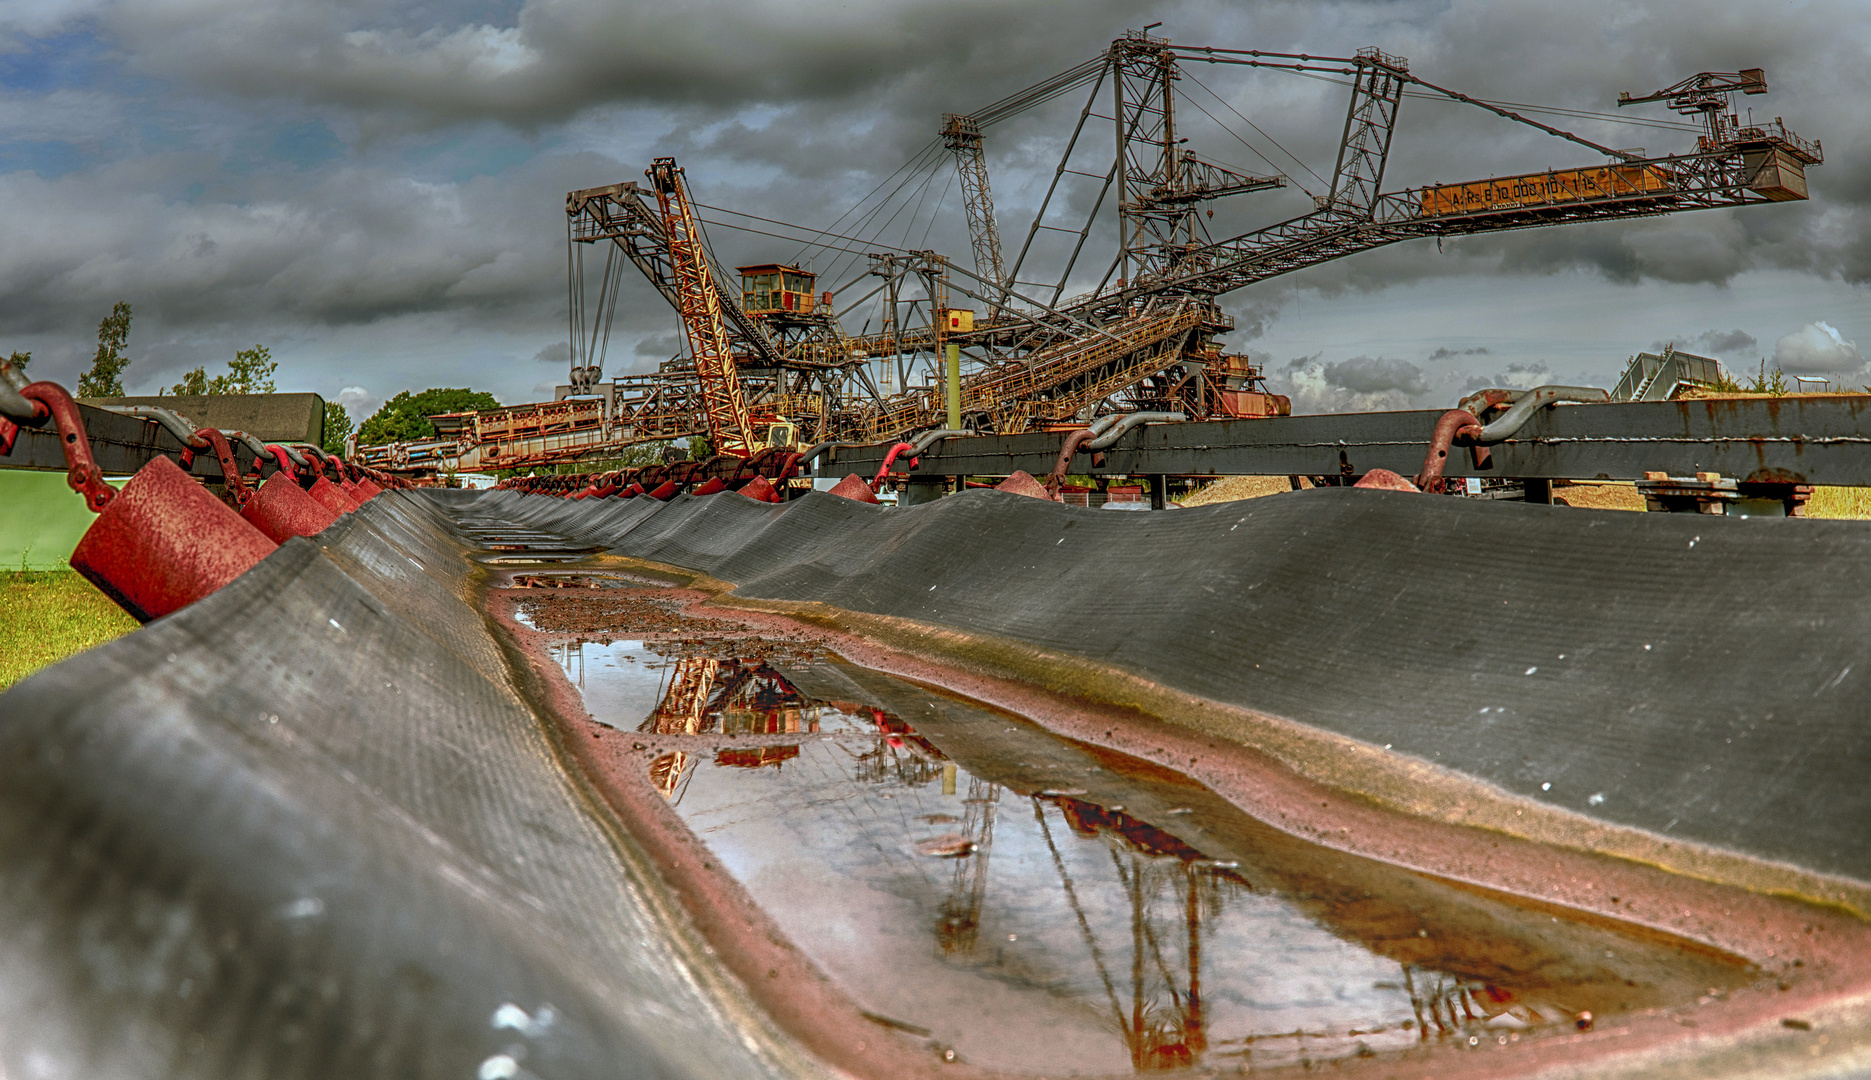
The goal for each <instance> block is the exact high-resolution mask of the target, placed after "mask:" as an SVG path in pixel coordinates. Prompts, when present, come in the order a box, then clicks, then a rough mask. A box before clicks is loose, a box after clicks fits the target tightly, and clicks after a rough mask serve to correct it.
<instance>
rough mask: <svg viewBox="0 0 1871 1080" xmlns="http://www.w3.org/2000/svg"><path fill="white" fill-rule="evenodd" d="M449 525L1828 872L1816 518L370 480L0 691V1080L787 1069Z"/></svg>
mask: <svg viewBox="0 0 1871 1080" xmlns="http://www.w3.org/2000/svg"><path fill="white" fill-rule="evenodd" d="M469 514H471V515H473V516H475V517H478V518H486V519H499V520H505V521H510V522H513V523H515V524H516V525H523V526H530V527H532V528H536V529H540V530H542V531H547V532H552V533H556V534H559V535H565V536H569V537H573V538H575V539H577V540H580V541H584V542H588V543H592V544H599V545H602V546H604V547H606V548H608V549H610V550H612V551H614V552H615V553H617V554H620V555H627V556H631V557H634V558H639V559H643V560H649V561H654V562H658V563H663V564H668V565H673V566H678V567H684V568H687V569H689V570H691V571H693V572H697V573H702V574H706V575H709V576H711V577H713V578H715V579H719V580H721V581H724V582H729V583H732V584H733V585H735V586H736V587H737V589H736V592H737V595H740V596H743V597H748V598H758V599H765V600H771V601H788V602H816V603H823V604H826V605H830V606H832V607H835V608H839V609H843V610H846V611H851V612H859V613H868V614H872V615H879V616H891V617H896V618H901V619H906V620H914V621H916V622H920V623H924V624H929V625H933V626H940V627H947V628H952V629H955V630H960V631H964V632H967V633H970V634H975V635H981V636H983V639H984V640H986V639H1000V640H1005V641H1011V642H1017V643H1024V644H1025V645H1029V646H1032V647H1034V648H1036V649H1042V650H1047V651H1050V652H1053V653H1057V654H1061V655H1068V656H1076V657H1082V658H1086V659H1088V660H1092V661H1096V662H1098V663H1102V664H1108V665H1111V666H1113V667H1115V668H1118V669H1122V670H1125V671H1128V672H1133V673H1135V674H1137V675H1140V676H1142V677H1144V678H1146V679H1149V680H1152V681H1154V682H1156V683H1158V684H1160V685H1162V686H1165V687H1170V688H1173V689H1176V690H1180V691H1184V692H1187V693H1189V694H1194V695H1198V696H1200V697H1203V698H1208V699H1211V700H1214V701H1219V702H1223V703H1227V704H1232V705H1239V706H1243V707H1245V708H1248V709H1252V710H1256V711H1258V712H1261V713H1264V714H1270V715H1273V716H1276V717H1280V718H1284V719H1285V720H1287V721H1291V722H1294V723H1297V724H1299V725H1304V726H1307V727H1310V728H1314V729H1317V730H1319V731H1323V732H1330V733H1335V734H1336V735H1338V736H1343V737H1348V738H1350V739H1355V740H1359V741H1361V742H1363V743H1367V744H1370V745H1371V746H1374V747H1382V746H1390V747H1392V748H1393V753H1394V754H1397V755H1403V756H1407V757H1409V758H1412V759H1417V760H1420V761H1423V762H1429V763H1433V764H1434V765H1436V766H1440V767H1442V768H1443V769H1446V770H1451V771H1452V772H1453V773H1454V774H1459V775H1461V776H1465V777H1470V778H1473V779H1474V780H1475V781H1477V782H1479V783H1482V784H1486V785H1493V786H1494V787H1496V788H1498V789H1500V790H1501V791H1503V792H1504V793H1506V794H1507V795H1509V796H1516V797H1522V798H1525V799H1528V800H1533V801H1535V802H1538V803H1540V804H1543V805H1546V806H1550V807H1553V808H1555V809H1557V810H1560V811H1564V812H1567V813H1571V814H1576V815H1578V816H1579V817H1580V818H1581V820H1587V821H1599V822H1604V823H1607V824H1609V825H1612V826H1617V827H1623V828H1628V829H1632V830H1639V831H1644V832H1647V833H1653V834H1656V835H1658V836H1662V837H1672V838H1680V839H1682V840H1684V841H1688V842H1691V843H1694V844H1700V845H1705V846H1708V847H1710V848H1713V849H1723V850H1727V851H1732V852H1738V853H1741V854H1743V855H1746V856H1751V857H1753V858H1756V859H1759V860H1767V861H1771V862H1772V863H1775V864H1781V865H1786V866H1790V867H1792V868H1795V869H1798V870H1800V871H1802V872H1807V873H1811V874H1817V875H1827V876H1830V877H1831V878H1835V879H1838V880H1841V881H1845V882H1847V883H1851V884H1854V885H1855V886H1856V887H1860V888H1863V887H1867V883H1871V842H1867V835H1866V831H1865V828H1864V825H1865V823H1866V822H1867V821H1871V795H1867V794H1866V790H1865V783H1864V777H1865V775H1866V768H1865V766H1866V764H1867V761H1866V758H1867V735H1866V725H1865V723H1864V721H1863V713H1864V707H1863V702H1864V694H1863V690H1862V687H1863V685H1864V682H1863V680H1864V679H1865V678H1866V677H1867V676H1868V675H1871V657H1867V655H1866V654H1867V651H1871V625H1867V624H1871V604H1867V603H1866V602H1865V601H1866V599H1867V596H1866V594H1867V591H1871V586H1867V585H1866V584H1864V583H1866V582H1871V530H1868V529H1867V527H1866V526H1864V525H1860V524H1858V523H1852V522H1823V521H1798V520H1762V519H1748V520H1729V519H1719V518H1708V517H1700V516H1680V517H1679V516H1672V515H1637V514H1619V513H1613V512H1596V511H1582V510H1571V509H1567V508H1563V507H1538V506H1526V505H1515V504H1505V503H1488V504H1484V503H1479V502H1471V501H1468V500H1461V499H1447V498H1433V497H1426V496H1421V495H1411V494H1400V493H1391V492H1381V491H1362V490H1350V489H1338V490H1332V489H1327V490H1318V491H1312V492H1299V493H1293V494H1290V495H1280V496H1274V497H1271V498H1265V499H1258V500H1253V501H1250V502H1244V503H1231V504H1220V505H1215V506H1209V507H1204V508H1200V509H1191V510H1180V511H1176V512H1163V513H1149V514H1143V513H1134V514H1127V513H1109V512H1103V511H1091V510H1084V509H1077V508H1070V507H1063V506H1059V505H1056V504H1050V503H1045V502H1041V501H1039V500H1032V499H1025V498H1020V497H1017V496H1010V495H1005V494H1002V493H998V492H991V491H982V492H972V493H968V494H964V495H959V496H956V497H952V498H947V499H942V500H939V501H937V502H934V503H929V504H925V505H922V506H918V507H915V508H911V509H906V510H894V509H893V510H885V509H881V508H877V507H871V506H866V505H860V504H857V503H853V502H849V501H846V500H843V499H838V498H834V497H831V496H827V495H822V494H814V495H811V496H808V497H807V498H805V499H803V500H800V501H797V502H794V503H790V504H786V505H782V506H773V505H768V504H763V503H757V502H754V501H751V500H748V499H745V498H742V497H740V496H738V495H732V494H721V495H714V496H708V497H705V498H700V499H696V498H691V497H688V496H681V497H678V498H677V499H675V500H674V501H672V502H670V503H667V504H663V503H657V502H654V501H653V500H649V499H644V498H638V499H634V500H630V501H626V502H619V501H616V500H603V501H593V500H585V501H571V500H563V499H557V498H549V497H544V496H520V495H515V494H511V493H505V492H495V493H485V494H480V495H474V494H469V493H452V492H390V493H386V494H385V495H383V496H379V497H378V498H376V499H373V500H372V501H371V502H369V503H367V504H365V506H363V507H362V508H361V509H359V510H358V511H356V512H354V513H352V514H350V515H348V516H347V517H345V518H343V519H341V520H340V522H339V523H338V524H337V525H335V526H333V527H332V528H331V529H330V530H327V532H326V533H324V534H322V535H320V536H319V537H317V538H316V539H315V540H314V541H303V540H295V541H292V542H290V543H288V544H286V545H284V546H282V547H281V548H280V550H279V551H278V552H276V553H275V554H273V555H272V556H270V557H269V558H268V559H266V560H265V561H264V562H263V563H262V564H260V565H259V566H258V567H256V568H255V569H254V570H253V571H250V572H249V573H248V574H246V575H245V576H243V577H242V578H240V579H239V580H237V581H236V582H234V583H233V584H232V585H230V586H228V587H226V588H224V589H223V590H222V591H220V592H219V593H216V594H215V595H213V596H211V597H209V598H208V599H206V600H204V601H202V602H201V603H198V604H196V605H194V606H193V607H190V608H187V609H184V610H183V611H181V612H179V613H177V614H176V615H174V616H171V617H169V618H166V619H162V620H158V621H156V622H154V623H151V624H150V625H149V626H147V627H145V628H144V629H142V630H141V631H139V632H137V633H135V634H133V635H130V636H129V637H127V638H124V639H121V640H119V641H116V642H114V643H112V644H110V645H107V646H104V647H101V648H99V649H95V650H92V651H91V652H88V653H85V654H83V655H81V656H79V657H76V658H74V659H72V660H70V661H67V662H65V663H63V664H60V665H58V666H57V667H54V668H52V669H50V670H48V671H45V672H42V673H40V674H39V675H37V676H34V677H33V678H31V679H28V680H26V681H25V682H23V683H21V684H19V685H18V686H16V687H15V688H13V689H12V690H11V691H9V692H8V693H6V694H5V695H3V696H0V925H4V926H5V927H6V932H5V933H4V934H0V1075H4V1076H6V1077H16V1076H39V1075H53V1076H73V1077H87V1078H94V1077H118V1076H124V1077H128V1076H137V1077H154V1076H178V1077H181V1076H190V1077H193V1076H201V1077H235V1076H268V1077H290V1076H308V1077H310V1076H319V1077H327V1076H346V1077H366V1076H368V1077H392V1076H394V1077H427V1076H438V1077H439V1076H449V1077H471V1076H481V1077H493V1076H501V1077H517V1076H525V1075H534V1076H540V1077H550V1078H555V1080H557V1078H564V1077H579V1076H654V1077H737V1078H738V1077H763V1076H772V1077H778V1076H798V1075H818V1074H819V1072H820V1070H819V1066H817V1065H816V1064H815V1063H814V1062H813V1061H812V1060H811V1059H810V1058H809V1057H808V1056H807V1055H805V1054H804V1053H803V1052H801V1051H800V1050H798V1048H797V1047H796V1046H795V1044H794V1043H792V1042H791V1041H790V1040H789V1039H788V1037H786V1036H785V1035H784V1034H782V1033H779V1032H776V1031H774V1030H772V1029H771V1026H770V1025H769V1023H768V1022H767V1021H766V1020H765V1019H764V1018H763V1017H762V1016H761V1015H760V1014H759V1013H758V1012H757V1011H755V1010H752V1009H751V1008H749V1007H748V1006H747V1005H746V1003H745V1002H744V1000H743V999H742V998H741V997H740V996H739V994H738V992H737V990H736V989H735V988H734V987H733V986H732V985H730V984H729V983H730V980H727V979H726V978H725V977H723V976H720V975H718V974H716V973H715V972H714V969H713V966H712V965H711V964H710V963H709V962H708V961H707V959H706V953H705V950H704V949H703V948H702V946H701V945H700V944H699V943H698V942H695V941H693V940H691V939H690V937H689V936H688V935H689V932H688V931H686V930H684V929H683V927H684V926H685V925H686V924H685V923H684V922H683V921H682V920H681V919H679V918H676V917H673V916H671V915H670V914H668V910H669V909H668V903H669V901H668V899H667V898H666V897H665V896H664V894H663V893H662V891H661V887H660V885H659V884H658V883H657V881H656V878H655V875H654V874H653V873H652V872H650V871H648V870H646V869H645V868H644V867H643V866H642V865H641V862H640V860H639V857H638V856H637V855H635V854H634V849H633V847H632V845H631V842H630V840H629V839H628V838H627V837H621V836H617V835H614V834H613V833H612V832H610V831H609V830H607V829H606V828H605V827H604V826H603V825H602V824H600V820H599V818H598V816H597V815H594V814H593V813H591V812H590V811H589V809H588V807H587V805H586V802H585V800H584V798H583V796H582V795H581V793H580V791H579V789H578V788H577V786H576V785H575V784H574V783H573V782H572V781H571V780H570V779H569V778H568V777H567V776H566V775H565V774H564V772H563V770H562V769H561V767H560V765H559V762H558V760H557V759H556V758H555V756H554V754H553V752H552V749H551V747H550V745H549V744H548V741H547V737H546V735H545V734H544V732H543V730H542V728H541V725H540V722H539V719H538V717H536V716H535V715H534V714H533V713H532V712H531V711H530V710H529V709H528V707H527V706H526V705H525V704H524V703H523V702H522V700H521V699H520V697H519V696H518V695H517V694H516V693H515V691H514V689H513V687H512V686H511V685H510V683H509V677H508V675H507V674H506V672H507V670H508V664H507V660H506V658H505V657H504V656H503V654H502V653H501V651H500V646H499V645H498V644H497V643H496V640H495V638H494V636H493V635H492V634H491V633H490V632H489V631H488V629H487V627H486V623H485V621H484V616H483V614H482V613H481V612H480V611H478V610H477V609H476V608H475V607H474V606H473V605H472V604H471V603H470V598H471V597H472V595H473V592H472V578H471V570H470V563H469V562H468V560H466V559H464V558H463V557H462V556H463V552H464V551H465V550H466V549H467V547H468V544H467V542H466V540H465V539H464V538H463V536H462V535H461V534H460V532H459V531H458V530H457V528H456V526H455V522H456V521H458V520H459V519H460V518H461V517H462V516H464V515H469Z"/></svg>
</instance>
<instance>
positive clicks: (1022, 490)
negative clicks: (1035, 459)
mask: <svg viewBox="0 0 1871 1080" xmlns="http://www.w3.org/2000/svg"><path fill="white" fill-rule="evenodd" d="M994 490H995V491H1005V492H1009V493H1011V494H1014V495H1025V496H1028V497H1030V498H1034V499H1045V500H1047V501H1048V502H1052V501H1056V500H1054V499H1053V497H1052V493H1051V492H1049V491H1047V490H1046V485H1044V484H1042V483H1040V482H1039V481H1038V480H1035V479H1033V475H1032V474H1031V473H1028V472H1025V471H1024V470H1020V469H1015V470H1014V473H1013V475H1012V476H1009V477H1008V478H1007V479H1005V480H1002V481H1001V482H1000V483H998V484H995V485H994Z"/></svg>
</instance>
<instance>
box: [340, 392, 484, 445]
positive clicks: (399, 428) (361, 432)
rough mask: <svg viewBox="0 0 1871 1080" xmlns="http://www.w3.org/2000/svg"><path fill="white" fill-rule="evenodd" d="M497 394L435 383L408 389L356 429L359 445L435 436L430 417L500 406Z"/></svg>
mask: <svg viewBox="0 0 1871 1080" xmlns="http://www.w3.org/2000/svg"><path fill="white" fill-rule="evenodd" d="M498 408H500V402H498V401H495V400H494V395H492V394H489V393H484V392H482V391H479V390H469V389H467V388H466V387H462V388H459V389H453V388H444V387H436V388H431V389H428V390H424V391H423V392H422V393H420V394H412V393H410V392H409V391H407V390H405V391H403V392H402V393H400V394H398V395H396V396H395V397H393V398H391V399H390V400H388V401H386V402H384V403H383V408H381V409H378V410H377V411H376V412H374V413H372V414H371V415H370V418H369V419H367V420H365V421H364V422H363V424H361V425H360V426H359V427H358V429H357V442H358V445H359V446H381V445H382V444H384V443H389V442H404V441H407V440H409V439H431V438H434V437H435V425H434V424H431V423H429V417H431V416H435V415H437V414H439V413H453V412H469V411H471V410H475V409H498Z"/></svg>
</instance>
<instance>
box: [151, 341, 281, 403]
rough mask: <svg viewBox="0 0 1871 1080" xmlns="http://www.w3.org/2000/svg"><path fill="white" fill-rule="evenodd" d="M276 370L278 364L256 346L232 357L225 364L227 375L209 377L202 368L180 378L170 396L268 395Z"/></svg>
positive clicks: (269, 352)
mask: <svg viewBox="0 0 1871 1080" xmlns="http://www.w3.org/2000/svg"><path fill="white" fill-rule="evenodd" d="M278 370H279V363H278V361H276V360H274V359H273V354H272V352H271V351H270V350H268V349H267V347H266V346H264V345H255V346H254V347H253V348H251V349H242V350H240V351H239V352H236V353H235V354H234V359H232V360H230V361H229V362H228V365H227V374H225V375H216V376H213V377H212V378H210V377H209V375H208V371H207V369H206V368H205V367H198V368H196V369H195V370H194V371H191V372H189V373H187V374H186V375H183V376H182V381H181V382H179V383H176V384H175V385H174V386H171V387H170V388H169V392H170V393H171V394H270V393H273V390H274V387H273V373H274V372H275V371H278Z"/></svg>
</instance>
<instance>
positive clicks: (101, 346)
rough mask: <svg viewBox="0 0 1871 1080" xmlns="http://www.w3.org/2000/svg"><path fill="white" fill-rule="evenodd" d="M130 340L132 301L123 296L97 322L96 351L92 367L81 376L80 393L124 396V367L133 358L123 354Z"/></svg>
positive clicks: (88, 395)
mask: <svg viewBox="0 0 1871 1080" xmlns="http://www.w3.org/2000/svg"><path fill="white" fill-rule="evenodd" d="M129 340H130V305H129V304H128V303H125V302H124V301H122V300H119V301H117V303H116V304H115V305H114V306H112V308H111V309H110V314H109V315H106V316H104V321H103V322H101V323H98V324H97V355H96V356H95V357H93V358H92V360H91V370H89V371H87V372H85V373H84V374H83V375H80V376H78V396H79V397H122V396H123V395H124V391H123V369H124V368H127V367H129V366H130V358H129V357H127V356H125V355H124V354H123V349H124V345H125V344H127V343H128V342H129Z"/></svg>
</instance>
